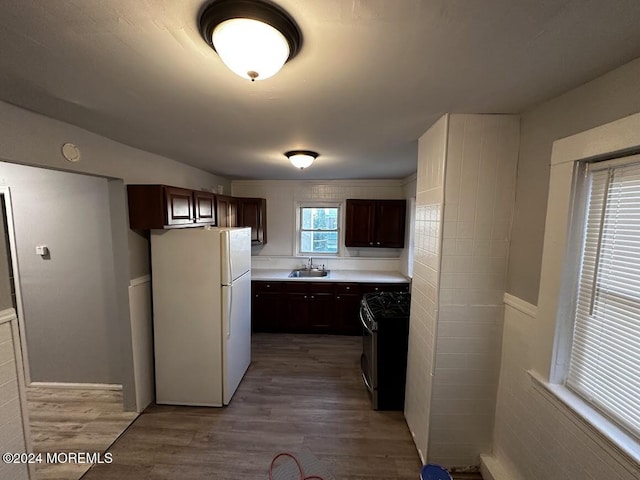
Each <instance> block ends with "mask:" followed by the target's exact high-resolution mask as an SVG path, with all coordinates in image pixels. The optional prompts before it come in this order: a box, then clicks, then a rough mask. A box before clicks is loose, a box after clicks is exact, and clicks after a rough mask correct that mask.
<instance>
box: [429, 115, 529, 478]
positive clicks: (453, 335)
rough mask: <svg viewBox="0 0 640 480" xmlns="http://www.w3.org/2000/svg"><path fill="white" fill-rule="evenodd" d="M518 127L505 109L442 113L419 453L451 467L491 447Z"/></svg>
mask: <svg viewBox="0 0 640 480" xmlns="http://www.w3.org/2000/svg"><path fill="white" fill-rule="evenodd" d="M519 128H520V126H519V118H518V117H517V116H513V115H451V116H450V120H449V137H448V153H447V160H446V173H445V204H444V219H445V221H444V224H443V241H442V269H441V281H440V295H439V299H440V308H439V316H438V335H437V340H436V360H435V377H434V384H433V400H432V405H431V422H432V424H431V431H430V437H429V451H428V460H429V461H430V462H435V463H440V464H444V465H447V466H450V467H461V466H468V465H478V464H479V455H480V453H482V452H486V451H490V450H491V443H492V431H493V418H494V408H495V397H496V389H497V384H498V374H499V365H500V344H501V339H502V322H503V294H504V289H505V281H506V265H507V257H508V253H509V250H508V248H509V232H510V220H511V216H512V211H513V205H514V201H515V198H514V191H515V190H514V189H515V179H516V166H517V159H518V136H519ZM498 186H499V187H498Z"/></svg>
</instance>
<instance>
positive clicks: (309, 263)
mask: <svg viewBox="0 0 640 480" xmlns="http://www.w3.org/2000/svg"><path fill="white" fill-rule="evenodd" d="M311 269H313V258H311V257H309V261H308V262H307V270H311Z"/></svg>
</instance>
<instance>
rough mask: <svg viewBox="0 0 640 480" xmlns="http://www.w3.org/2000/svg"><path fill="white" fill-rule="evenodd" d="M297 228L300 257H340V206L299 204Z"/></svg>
mask: <svg viewBox="0 0 640 480" xmlns="http://www.w3.org/2000/svg"><path fill="white" fill-rule="evenodd" d="M296 227H297V228H296V243H297V253H298V255H320V256H321V255H331V256H336V255H339V251H340V241H341V238H340V205H338V204H318V203H304V204H299V205H298V208H297V221H296Z"/></svg>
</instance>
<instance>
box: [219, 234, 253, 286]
mask: <svg viewBox="0 0 640 480" xmlns="http://www.w3.org/2000/svg"><path fill="white" fill-rule="evenodd" d="M220 235H221V237H220V240H221V242H220V243H221V260H222V285H231V283H232V282H233V281H234V280H235V279H236V278H239V277H240V276H242V275H244V274H245V272H248V271H249V270H251V229H250V228H223V229H220Z"/></svg>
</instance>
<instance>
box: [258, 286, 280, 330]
mask: <svg viewBox="0 0 640 480" xmlns="http://www.w3.org/2000/svg"><path fill="white" fill-rule="evenodd" d="M281 286H282V284H281V283H280V282H275V283H274V282H252V285H251V289H252V293H253V301H252V304H251V312H252V315H251V321H252V326H253V330H255V331H256V332H279V331H282V329H283V328H285V327H284V325H283V324H282V323H281V322H282V317H283V316H282V313H283V312H282V311H281V310H282V308H281V307H282V293H281V292H280V290H281ZM256 312H260V313H259V314H256Z"/></svg>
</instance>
